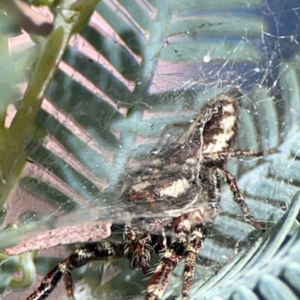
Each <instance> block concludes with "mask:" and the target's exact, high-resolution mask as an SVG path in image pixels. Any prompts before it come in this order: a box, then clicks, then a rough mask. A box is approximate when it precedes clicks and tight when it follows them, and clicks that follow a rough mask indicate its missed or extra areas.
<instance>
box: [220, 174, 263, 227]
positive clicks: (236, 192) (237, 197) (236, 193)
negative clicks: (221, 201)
mask: <svg viewBox="0 0 300 300" xmlns="http://www.w3.org/2000/svg"><path fill="white" fill-rule="evenodd" d="M217 170H218V172H219V173H220V174H221V175H222V176H223V177H224V179H225V181H226V182H227V183H228V184H229V187H230V190H231V192H232V194H233V198H234V201H235V202H236V203H237V204H238V205H239V207H240V208H241V210H242V213H243V215H244V218H245V220H246V222H248V223H249V224H251V225H252V226H253V227H254V228H256V229H261V226H260V224H259V223H258V222H257V221H256V220H255V218H254V217H253V216H252V214H251V212H250V208H249V207H248V205H247V204H246V203H245V199H244V196H243V194H242V193H241V191H240V189H239V187H238V185H237V182H236V179H235V177H234V176H233V175H232V174H231V173H230V172H229V171H227V170H226V169H223V168H217Z"/></svg>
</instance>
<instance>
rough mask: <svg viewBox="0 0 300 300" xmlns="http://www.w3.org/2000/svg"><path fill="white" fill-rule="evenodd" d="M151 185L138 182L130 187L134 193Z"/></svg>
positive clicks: (147, 182) (145, 182)
mask: <svg viewBox="0 0 300 300" xmlns="http://www.w3.org/2000/svg"><path fill="white" fill-rule="evenodd" d="M150 185H151V183H150V182H149V181H143V182H140V183H138V184H136V185H134V186H133V187H132V189H133V190H134V191H136V192H140V191H143V190H144V189H145V188H146V187H148V186H150Z"/></svg>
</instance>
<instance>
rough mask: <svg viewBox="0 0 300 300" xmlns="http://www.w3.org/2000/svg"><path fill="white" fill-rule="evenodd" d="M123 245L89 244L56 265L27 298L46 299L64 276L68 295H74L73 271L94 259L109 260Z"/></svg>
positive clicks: (31, 299)
mask: <svg viewBox="0 0 300 300" xmlns="http://www.w3.org/2000/svg"><path fill="white" fill-rule="evenodd" d="M121 251H122V247H120V245H116V244H114V243H110V242H102V243H94V244H87V245H86V246H85V247H84V248H82V249H78V250H76V251H75V253H73V254H71V255H70V256H69V257H68V258H66V259H65V260H63V261H62V262H61V263H59V264H58V265H56V266H55V267H54V268H53V269H52V270H51V271H50V272H49V273H48V274H47V275H46V276H45V278H44V279H43V280H42V282H41V284H40V286H39V287H38V288H37V289H36V290H35V291H34V292H33V293H32V294H31V295H30V296H29V297H27V299H26V300H42V299H46V298H47V297H48V296H49V294H50V293H51V292H52V291H53V290H54V289H55V287H56V285H57V284H58V282H59V281H60V279H61V278H62V277H64V281H65V286H66V290H67V295H68V297H69V298H72V297H73V284H72V271H73V270H74V269H77V268H80V267H82V266H84V265H85V264H87V263H88V262H90V261H92V260H101V259H103V260H107V259H109V258H114V257H115V256H116V255H117V254H118V253H121Z"/></svg>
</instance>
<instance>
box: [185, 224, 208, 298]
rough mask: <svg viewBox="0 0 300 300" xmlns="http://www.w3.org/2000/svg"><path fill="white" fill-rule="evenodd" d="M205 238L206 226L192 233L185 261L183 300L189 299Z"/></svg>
mask: <svg viewBox="0 0 300 300" xmlns="http://www.w3.org/2000/svg"><path fill="white" fill-rule="evenodd" d="M205 237H206V228H205V226H204V225H203V224H199V225H197V226H196V227H195V228H194V229H193V231H192V237H191V240H190V241H189V243H188V246H187V253H186V261H185V266H184V273H183V278H184V282H183V290H182V299H183V300H187V299H188V296H189V293H190V289H191V284H192V280H193V278H194V274H195V267H196V259H197V255H198V253H199V251H200V249H201V248H202V246H203V243H204V240H205Z"/></svg>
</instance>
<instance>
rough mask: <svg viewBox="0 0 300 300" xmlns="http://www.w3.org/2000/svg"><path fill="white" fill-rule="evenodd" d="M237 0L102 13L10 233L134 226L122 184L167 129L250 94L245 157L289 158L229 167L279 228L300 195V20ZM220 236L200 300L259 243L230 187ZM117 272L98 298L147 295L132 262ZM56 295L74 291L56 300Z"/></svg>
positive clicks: (53, 108) (202, 259)
mask: <svg viewBox="0 0 300 300" xmlns="http://www.w3.org/2000/svg"><path fill="white" fill-rule="evenodd" d="M235 2H236V1H232V2H231V1H226V3H222V4H220V3H219V1H210V2H209V3H205V2H204V3H199V2H198V1H189V3H186V1H179V0H178V1H170V2H164V3H156V2H155V1H142V0H140V1H135V4H136V5H132V4H131V3H129V2H128V3H127V2H126V1H109V0H107V1H102V2H101V3H100V4H99V5H98V7H97V10H96V11H95V13H94V14H93V16H92V18H91V20H90V23H89V25H88V26H86V27H85V28H84V29H83V30H82V32H80V34H78V35H76V36H74V37H73V39H72V40H71V42H70V47H69V48H68V49H67V51H66V53H65V56H64V60H63V62H62V63H61V65H60V69H59V71H58V74H57V75H56V77H55V79H54V81H53V82H52V85H51V86H50V89H49V91H48V93H47V95H46V98H45V100H44V102H43V104H42V107H41V110H40V113H39V115H38V117H37V120H36V124H35V128H34V131H33V134H32V138H31V142H30V144H29V145H28V146H27V150H26V153H27V156H28V158H29V159H30V161H29V162H28V163H27V164H26V166H25V168H24V170H23V172H22V176H21V179H20V181H19V184H18V186H17V187H15V190H14V191H13V192H12V193H11V195H10V198H9V199H8V200H7V202H6V203H5V205H6V206H7V215H6V218H5V220H4V223H3V226H5V225H6V224H8V223H15V222H17V223H18V224H19V228H21V229H22V228H23V230H24V232H25V233H26V234H27V233H28V231H29V232H32V233H33V234H36V233H37V232H39V231H42V230H46V229H49V228H58V229H59V228H61V227H63V226H66V225H74V224H80V223H86V222H89V221H97V220H101V221H102V222H107V221H111V220H112V221H113V222H124V221H125V220H128V219H130V218H132V215H131V214H130V213H128V214H126V215H124V214H123V213H124V210H125V211H126V209H127V206H126V205H125V204H123V203H122V201H121V199H120V194H121V188H122V186H121V184H120V178H122V177H123V176H124V174H126V173H127V172H128V170H131V169H133V168H137V167H138V166H139V165H141V164H142V163H143V160H145V159H147V157H149V152H150V151H151V149H152V148H153V147H154V146H155V144H156V143H157V142H158V141H159V140H160V139H161V134H162V133H163V131H164V129H165V127H166V126H167V125H172V124H177V123H186V122H189V121H190V120H191V119H192V117H193V116H194V115H195V113H196V112H197V111H199V109H200V108H201V107H202V105H203V104H204V103H205V102H206V101H207V100H208V99H209V98H211V97H214V96H216V95H217V94H219V93H220V92H222V91H227V90H229V89H230V88H231V87H239V88H241V89H242V91H243V92H244V97H243V99H242V105H241V109H240V122H239V133H238V138H237V141H236V145H235V148H236V149H258V150H267V149H270V148H272V147H279V150H280V153H278V154H275V155H272V156H270V157H267V158H265V159H263V160H258V159H257V158H251V159H249V158H247V159H246V158H238V159H230V160H229V161H228V165H227V169H228V170H230V171H231V172H232V173H233V174H235V175H237V176H238V178H239V182H238V183H239V187H240V188H241V190H242V191H243V193H244V195H245V196H246V201H247V203H248V204H249V206H250V208H251V211H252V212H253V214H254V216H255V217H256V218H257V219H259V220H263V221H265V222H266V223H267V225H268V227H272V226H273V225H274V224H275V223H276V222H278V220H279V219H280V218H281V217H282V216H283V214H284V212H285V211H286V210H287V209H288V207H289V206H290V203H291V198H292V196H293V195H294V194H295V193H296V192H297V190H298V184H299V178H298V177H299V175H298V172H297V170H299V168H298V167H299V166H298V163H299V162H298V156H299V151H298V149H299V145H298V144H299V142H298V140H299V137H298V135H299V112H300V108H299V105H300V104H299V103H300V101H299V95H300V93H299V75H298V74H299V67H300V56H299V50H300V49H299V48H300V47H299V37H298V32H299V27H298V26H299V24H300V22H299V19H300V8H299V5H298V6H297V2H296V1H289V2H288V3H281V2H280V1H277V2H276V1H275V2H274V1H273V2H272V4H271V3H268V2H262V1H258V0H257V1H254V0H253V1H239V3H235ZM269 2H271V1H269ZM224 12H225V13H224ZM21 84H23V85H21V88H20V91H21V92H22V88H23V86H24V82H21ZM25 86H26V84H25ZM15 108H16V110H17V105H15ZM8 126H9V125H8ZM172 133H174V135H175V137H176V131H172ZM164 215H165V212H162V213H161V214H157V215H155V216H154V215H150V216H151V217H163V216H164ZM138 216H139V215H138V214H135V217H138ZM140 216H141V217H146V216H145V215H140ZM32 221H38V222H36V223H33V222H32ZM22 224H25V225H23V227H22ZM28 224H29V225H28ZM26 226H27V227H26ZM209 230H210V231H209V232H210V234H209V237H208V239H207V240H206V242H205V247H204V249H203V250H202V251H201V253H200V256H199V263H200V266H199V268H198V270H197V274H196V281H197V284H196V285H195V288H194V290H195V291H193V292H194V293H195V296H197V295H198V294H197V291H196V290H197V288H199V287H200V286H201V285H202V284H203V283H204V282H205V281H206V280H207V279H208V278H210V277H211V276H212V275H214V274H215V273H217V272H218V271H219V270H220V268H221V267H222V266H224V265H227V264H228V263H229V262H231V261H233V260H234V258H235V257H236V255H237V254H238V252H239V251H240V250H242V249H245V247H246V249H247V247H248V245H249V244H250V243H251V242H253V241H254V240H255V239H256V238H257V237H256V236H253V232H252V231H253V229H252V228H251V226H249V225H247V224H245V223H244V222H243V220H242V218H241V213H240V211H239V208H238V207H237V206H235V205H234V204H233V201H232V196H231V193H230V191H229V190H228V187H226V185H223V191H222V214H221V215H220V216H219V217H218V218H217V219H216V220H215V222H214V224H213V225H212V226H210V228H209ZM4 233H5V235H2V238H1V237H0V239H1V245H2V247H3V248H6V247H8V246H10V245H9V244H8V243H7V241H8V240H11V238H12V237H13V238H15V239H17V240H18V239H19V240H20V239H21V238H22V237H23V233H22V231H21V232H20V231H19V232H18V231H16V232H11V233H7V231H6V232H4ZM9 234H10V235H9ZM74 242H76V241H74ZM62 243H63V241H62ZM55 251H56V252H54V253H55V254H57V251H61V252H62V256H66V255H67V253H66V252H65V251H62V250H55ZM51 261H52V262H53V260H51V258H48V257H44V258H42V259H40V261H37V262H36V265H37V266H38V267H40V268H41V269H42V268H43V264H46V263H49V262H51ZM18 263H19V262H17V264H18ZM201 265H202V266H201ZM118 268H119V269H118V271H115V273H118V274H117V275H116V276H113V278H112V280H107V281H108V283H106V284H104V285H103V286H101V287H99V288H98V287H95V286H98V284H97V283H99V281H101V280H102V282H104V281H106V279H105V278H106V276H108V277H109V275H107V274H109V272H108V271H107V269H105V268H104V270H102V278H100V275H99V270H98V269H97V270H96V271H95V268H91V269H89V270H88V271H87V275H86V276H87V278H88V279H89V280H87V282H88V283H89V284H87V285H85V288H86V291H87V292H88V291H90V289H91V293H93V295H94V297H98V298H101V297H106V299H109V297H111V298H113V299H116V297H120V299H124V298H131V299H132V298H133V297H138V295H140V292H141V291H142V290H143V289H145V287H146V282H143V281H141V279H140V277H141V273H139V272H138V271H135V270H133V271H132V270H129V269H128V264H126V262H125V263H122V262H121V263H120V265H119V267H118ZM181 271H182V269H181V268H180V266H179V268H178V269H177V270H176V272H175V275H174V276H173V278H172V282H171V284H170V288H169V289H168V290H167V292H166V295H165V297H169V296H171V295H172V296H174V295H178V294H179V293H180V282H181V280H180V278H181V277H180V274H181ZM44 272H45V271H44ZM10 273H11V274H13V273H14V270H13V268H12V271H10ZM100 273H101V272H100ZM95 274H98V275H97V278H99V279H98V281H97V283H95V282H94V281H93V280H92V278H93V277H94V278H95V277H96V275H95ZM120 282H123V284H122V283H120ZM7 284H8V283H7ZM7 284H6V285H7ZM93 285H94V287H93V288H94V289H93V288H91V286H93ZM175 288H177V290H176V289H175ZM31 289H32V288H31ZM31 289H30V291H31ZM115 290H117V291H120V290H122V292H114V291H115ZM133 290H134V291H135V293H136V294H135V295H132V291H133ZM97 293H98V294H97ZM174 293H175V294H174ZM57 294H61V295H64V290H61V291H57V292H56V293H55V292H54V296H50V297H49V298H50V299H51V298H52V297H53V298H54V297H57ZM95 295H97V296H95ZM200 295H202V294H199V297H200ZM82 297H83V296H82ZM85 297H86V298H87V299H88V296H85ZM228 297H229V294H228ZM19 298H20V299H22V296H20V297H19V296H18V295H17V293H8V294H6V295H5V296H4V299H19Z"/></svg>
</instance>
